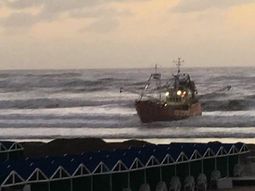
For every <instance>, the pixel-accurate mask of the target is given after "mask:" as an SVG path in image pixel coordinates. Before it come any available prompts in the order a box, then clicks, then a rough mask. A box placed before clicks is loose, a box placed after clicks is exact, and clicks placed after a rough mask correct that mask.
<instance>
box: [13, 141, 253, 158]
mask: <svg viewBox="0 0 255 191" xmlns="http://www.w3.org/2000/svg"><path fill="white" fill-rule="evenodd" d="M170 140H171V139H169V140H165V141H164V142H160V141H159V140H158V139H157V140H155V141H150V139H110V140H109V139H101V138H60V139H53V140H50V141H48V142H43V141H31V140H30V141H29V140H28V141H21V140H19V141H18V142H19V143H20V144H21V145H22V146H23V147H24V154H25V156H26V157H41V156H46V155H53V156H54V155H64V154H66V153H68V154H79V153H83V152H91V151H97V150H111V149H125V148H128V147H130V146H143V145H144V144H169V143H171V142H193V143H206V142H221V140H220V139H217V140H215V139H213V140H208V141H201V139H199V140H198V139H196V140H194V139H193V141H190V140H189V139H187V140H186V141H183V139H179V140H178V139H174V140H173V141H170ZM237 142H241V141H237ZM237 142H228V143H237ZM222 143H226V142H222ZM244 143H245V142H244ZM245 144H246V145H247V146H248V148H249V149H250V154H249V156H255V144H249V143H245Z"/></svg>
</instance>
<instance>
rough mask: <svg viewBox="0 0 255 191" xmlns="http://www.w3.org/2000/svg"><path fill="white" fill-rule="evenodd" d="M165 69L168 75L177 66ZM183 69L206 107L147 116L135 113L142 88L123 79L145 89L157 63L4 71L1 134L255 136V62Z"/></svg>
mask: <svg viewBox="0 0 255 191" xmlns="http://www.w3.org/2000/svg"><path fill="white" fill-rule="evenodd" d="M159 70H160V72H161V73H162V76H163V78H165V79H166V78H168V77H171V76H172V74H173V73H175V72H176V69H175V68H173V69H171V68H161V69H159ZM182 71H183V72H187V73H190V75H191V78H192V79H193V80H194V81H195V83H196V86H197V89H198V92H199V93H198V96H199V97H200V101H201V103H202V107H203V115H202V116H198V117H192V118H188V119H185V120H180V121H170V122H153V123H149V124H143V123H141V122H140V120H139V118H138V116H137V114H136V110H135V107H134V101H135V99H137V98H138V97H139V95H138V94H135V93H130V92H129V91H124V92H122V93H120V87H125V88H126V89H132V90H136V91H137V92H139V91H141V90H142V88H143V87H144V84H145V82H146V81H147V79H148V77H149V75H150V73H151V72H153V69H106V70H41V71H39V70H38V71H32V70H22V71H21V70H20V71H14V70H12V71H0V139H2V140H19V141H35V140H36V141H49V140H52V139H55V138H75V137H98V138H103V139H105V140H107V141H116V140H126V139H142V140H149V141H152V142H157V143H168V142H170V141H189V142H190V141H191V142H192V141H193V142H195V141H200V142H207V141H211V140H219V141H222V142H237V141H242V142H247V143H255V138H254V137H255V68H241V67H239V68H230V67H229V68H182ZM227 85H231V87H232V88H231V89H230V90H229V91H227V90H225V91H219V90H220V89H222V88H224V87H225V86H227Z"/></svg>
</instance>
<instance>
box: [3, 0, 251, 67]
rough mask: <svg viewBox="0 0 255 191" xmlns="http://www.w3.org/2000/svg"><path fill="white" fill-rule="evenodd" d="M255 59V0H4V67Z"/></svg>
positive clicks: (235, 63)
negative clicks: (177, 59)
mask: <svg viewBox="0 0 255 191" xmlns="http://www.w3.org/2000/svg"><path fill="white" fill-rule="evenodd" d="M178 56H181V57H183V58H184V59H185V66H186V67H193V66H202V67H204V66H211V67H217V66H255V62H254V60H255V0H0V69H68V68H73V69H78V68H120V67H121V68H135V67H152V66H153V65H154V64H158V65H160V66H161V67H172V66H174V64H173V63H172V60H173V59H175V58H176V57H178Z"/></svg>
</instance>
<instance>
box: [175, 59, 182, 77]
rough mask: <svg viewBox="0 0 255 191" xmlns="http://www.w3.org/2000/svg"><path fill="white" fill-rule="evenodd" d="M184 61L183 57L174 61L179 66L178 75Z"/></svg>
mask: <svg viewBox="0 0 255 191" xmlns="http://www.w3.org/2000/svg"><path fill="white" fill-rule="evenodd" d="M183 62H184V60H182V59H181V57H179V58H178V59H177V60H174V63H176V66H177V70H178V72H177V74H179V73H180V72H181V63H183Z"/></svg>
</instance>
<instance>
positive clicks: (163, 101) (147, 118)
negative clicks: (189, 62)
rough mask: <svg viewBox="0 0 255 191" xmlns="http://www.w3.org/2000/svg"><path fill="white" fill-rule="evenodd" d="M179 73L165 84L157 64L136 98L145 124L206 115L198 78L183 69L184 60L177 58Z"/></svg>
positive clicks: (136, 104) (137, 109)
mask: <svg viewBox="0 0 255 191" xmlns="http://www.w3.org/2000/svg"><path fill="white" fill-rule="evenodd" d="M175 62H176V65H177V73H176V74H173V75H172V76H171V78H169V79H167V80H166V82H165V83H164V84H163V83H162V79H161V73H159V72H158V70H157V66H155V71H154V73H152V74H151V75H150V77H149V79H148V81H147V83H146V84H145V87H144V89H143V91H142V92H141V94H140V96H139V99H137V100H136V101H135V108H136V111H137V114H138V116H139V118H140V119H141V121H142V122H143V123H148V122H153V121H172V120H181V119H185V118H188V117H192V116H199V115H202V107H201V104H200V102H199V99H198V98H197V93H198V92H197V89H196V86H195V83H194V81H192V80H191V77H190V75H189V74H187V73H182V72H181V70H180V66H181V63H182V62H183V60H182V59H181V58H178V60H176V61H175Z"/></svg>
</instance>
